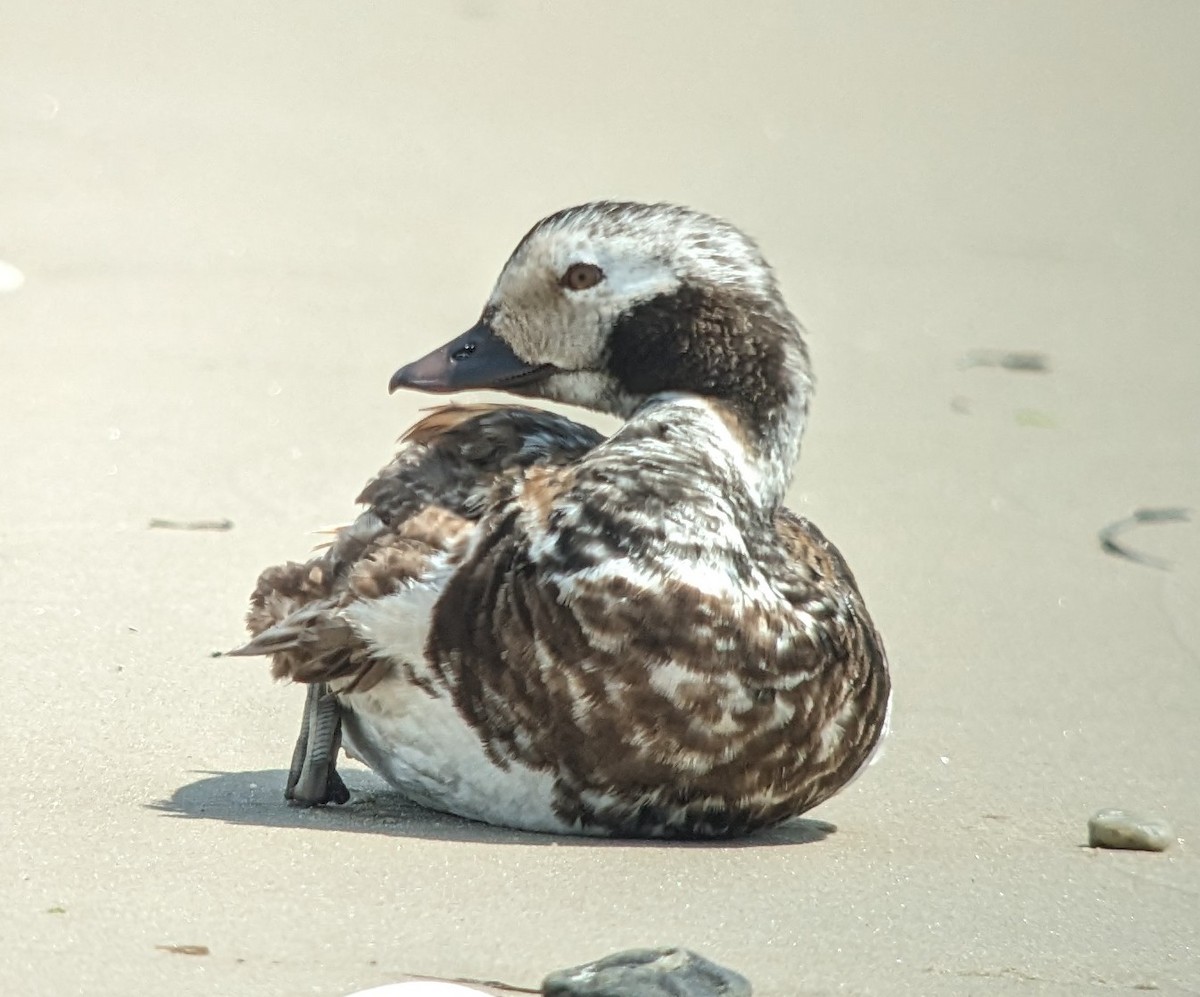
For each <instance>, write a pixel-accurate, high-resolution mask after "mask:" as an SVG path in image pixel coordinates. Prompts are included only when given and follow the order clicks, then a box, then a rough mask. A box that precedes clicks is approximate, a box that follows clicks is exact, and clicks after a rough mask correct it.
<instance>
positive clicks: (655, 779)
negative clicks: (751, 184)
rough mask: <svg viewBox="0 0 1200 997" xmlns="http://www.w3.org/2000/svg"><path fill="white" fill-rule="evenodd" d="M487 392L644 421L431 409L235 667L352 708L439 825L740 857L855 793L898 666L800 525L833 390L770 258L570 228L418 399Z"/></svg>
mask: <svg viewBox="0 0 1200 997" xmlns="http://www.w3.org/2000/svg"><path fill="white" fill-rule="evenodd" d="M572 267H575V268H580V267H582V268H584V269H583V270H579V269H575V270H571V268H572ZM568 270H571V273H572V274H574V275H575V276H574V278H573V279H568V278H567V277H564V273H565V272H566V271H568ZM581 273H582V274H583V277H580V276H579V274H581ZM583 278H586V279H583ZM488 383H495V384H502V385H504V386H505V387H506V388H508V390H512V391H516V392H518V393H520V394H525V395H532V396H543V397H548V398H552V399H555V400H559V401H572V402H577V403H581V404H585V405H590V406H592V407H596V408H600V409H603V410H605V411H609V412H612V413H614V414H617V415H619V416H621V417H623V418H624V419H625V420H626V421H625V424H624V426H623V427H622V428H621V429H620V430H619V431H618V432H617V433H616V434H615V435H614V436H613V437H611V438H609V439H607V440H605V439H603V438H602V437H600V436H599V434H597V433H595V432H594V431H593V430H590V429H588V428H586V427H583V426H581V425H579V424H578V423H575V422H573V421H571V420H569V419H566V418H565V417H563V416H559V415H556V414H553V413H550V412H546V411H541V410H537V409H532V408H526V407H521V406H496V405H490V406H449V407H446V408H442V409H438V410H436V411H434V412H432V413H430V414H429V415H427V416H426V417H425V418H423V419H422V420H421V421H420V422H419V423H418V424H417V425H416V426H414V427H413V428H412V429H411V430H409V431H408V433H406V434H405V436H404V437H402V439H401V443H400V447H399V449H398V451H397V454H396V457H395V458H394V459H393V460H392V462H391V463H390V464H389V465H388V466H387V467H386V468H385V469H384V470H383V471H382V472H381V473H380V474H379V475H378V476H377V477H376V478H375V479H374V480H372V481H371V482H370V483H369V484H368V485H367V487H366V488H365V489H364V491H363V493H362V495H361V496H360V502H362V503H364V504H365V505H366V506H367V510H366V511H365V512H364V513H363V514H362V515H361V516H360V517H359V519H358V520H357V521H356V522H355V523H354V524H353V525H352V526H350V527H347V528H346V529H345V530H342V531H339V532H338V533H337V535H336V536H335V538H334V540H333V541H332V543H331V544H330V545H329V546H328V548H327V549H325V550H324V551H323V552H322V553H320V554H319V555H317V556H316V557H315V558H314V559H313V560H312V561H310V562H309V563H307V564H304V565H299V564H287V565H284V566H282V567H279V568H272V569H268V571H266V572H264V574H263V576H262V577H261V578H260V580H259V584H258V586H257V588H256V590H255V593H254V595H253V597H252V604H251V611H250V615H249V617H248V624H249V627H250V630H251V633H252V634H253V635H254V637H253V639H252V640H251V641H250V643H249V644H248V645H246V647H244V648H241V649H239V651H238V652H236V653H244V654H270V655H272V656H273V671H274V673H275V674H276V675H277V676H278V677H287V678H291V679H294V680H296V681H300V682H306V683H315V684H317V685H316V686H315V687H316V688H321V689H323V688H324V686H325V685H326V684H328V685H329V687H330V688H331V689H332V692H333V693H334V694H336V696H337V702H338V704H340V706H339V708H340V710H341V714H342V718H343V721H344V724H345V736H346V743H347V749H348V750H349V751H350V752H351V753H352V754H355V755H357V756H358V757H361V758H362V759H363V760H365V761H366V762H367V763H368V764H370V765H371V766H372V767H373V768H375V769H376V770H378V771H379V772H380V773H381V774H382V775H383V776H384V777H385V778H387V779H389V780H390V781H391V782H393V783H394V784H395V785H397V786H398V787H400V788H401V789H402V790H403V791H405V792H406V793H407V794H408V795H409V796H411V797H412V798H413V799H414V800H416V801H418V802H421V803H425V804H427V805H430V806H435V807H439V808H442V809H447V810H451V811H454V812H456V813H460V814H463V815H465V816H469V817H475V818H478V819H483V820H488V821H492V822H494V823H501V824H509V825H512V826H519V827H527V828H533V829H538V830H556V831H567V832H573V833H591V834H622V835H639V836H660V837H679V836H683V837H689V836H702V837H712V836H727V835H733V834H741V833H745V832H748V831H751V830H753V829H755V828H758V827H763V826H767V825H770V824H773V823H777V822H778V821H781V820H784V819H786V818H788V817H790V816H793V815H795V814H798V813H802V812H803V811H805V810H807V809H810V808H811V807H813V806H815V805H817V804H818V803H820V802H821V801H822V800H824V799H827V798H828V797H829V796H830V795H832V794H833V793H834V792H836V791H837V790H838V789H839V788H840V787H842V786H843V785H845V784H846V783H847V782H848V781H849V780H850V779H851V778H852V777H853V775H854V774H855V773H856V772H858V771H859V770H860V769H861V768H862V766H863V765H864V764H865V762H866V761H867V759H868V758H869V756H870V755H871V753H872V751H873V750H874V748H875V747H876V745H877V744H878V742H879V739H880V737H881V736H882V733H883V731H884V728H885V725H886V718H887V709H888V700H889V693H890V685H889V680H888V673H887V666H886V661H885V658H884V652H883V648H882V644H881V642H880V640H879V637H878V634H877V633H876V632H875V629H874V627H873V625H872V622H871V620H870V617H869V615H868V613H867V610H866V608H865V606H864V604H863V601H862V598H861V596H860V594H859V592H858V588H857V586H856V584H855V580H854V578H853V576H852V574H851V573H850V570H849V568H848V567H847V565H846V563H845V561H844V560H843V558H842V557H841V555H840V553H839V552H838V551H837V549H836V548H835V547H834V546H833V545H832V544H831V543H829V541H827V540H826V539H825V537H824V536H823V535H822V534H821V533H820V532H819V531H818V530H817V529H816V527H815V526H813V525H812V524H811V523H809V522H808V521H807V520H805V519H803V518H801V517H799V516H796V515H795V514H793V513H791V512H789V511H788V510H786V509H784V508H783V507H782V505H781V499H782V495H783V492H784V489H785V488H786V486H787V482H788V479H789V477H790V469H791V463H792V461H793V460H794V459H795V456H796V454H797V452H798V447H799V441H800V437H801V434H802V432H803V428H804V419H805V416H806V413H807V408H808V398H809V394H810V390H811V374H810V372H809V366H808V356H807V352H806V350H805V347H804V343H803V339H802V336H801V330H800V327H799V324H798V323H796V321H795V319H794V318H793V317H792V315H791V313H790V312H789V311H788V310H787V308H786V306H785V305H784V304H783V301H782V298H781V297H780V295H779V292H778V288H777V286H776V284H775V281H774V278H773V276H772V275H771V273H770V270H769V268H768V267H767V266H766V264H765V262H763V260H762V258H761V255H760V254H759V253H758V250H757V247H755V246H754V244H753V243H752V242H750V241H749V240H748V239H746V238H745V236H743V235H741V233H739V232H737V230H736V229H733V228H732V227H731V226H728V225H726V224H725V223H722V222H718V221H716V220H715V219H711V218H708V217H707V216H703V215H698V214H696V213H694V212H688V211H687V210H686V209H679V208H672V207H666V206H646V205H620V204H600V205H586V206H583V207H581V208H578V209H572V210H570V211H568V212H562V213H559V214H558V215H555V216H552V217H551V218H549V219H546V220H545V221H543V222H542V223H539V225H538V226H535V228H534V229H533V230H532V231H531V232H530V234H529V235H527V236H526V238H525V239H524V240H522V242H521V243H520V244H519V245H518V248H517V250H516V251H515V252H514V254H513V256H512V258H511V259H510V260H509V263H508V264H507V266H506V268H505V271H504V273H503V274H502V275H501V279H500V281H499V282H498V284H497V287H496V290H495V291H494V292H493V295H492V298H491V300H490V301H489V302H488V305H487V307H486V308H485V310H484V318H483V319H482V320H481V322H480V324H479V325H477V326H476V327H475V328H474V329H472V330H471V331H470V332H469V333H467V334H465V335H464V336H462V337H459V339H457V340H455V341H453V342H452V343H451V344H448V346H447V347H446V348H445V349H444V350H442V351H439V352H437V353H435V354H431V355H430V356H429V357H427V358H425V359H424V360H422V361H419V362H417V363H415V364H412V365H410V366H409V367H407V368H405V369H403V370H401V371H399V372H398V373H397V375H396V376H395V377H394V378H393V384H398V385H400V386H414V387H418V388H421V389H423V390H434V391H440V390H451V389H455V388H459V387H464V386H480V385H483V384H488ZM322 695H323V693H322ZM317 699H320V697H317V698H316V699H314V698H313V697H310V708H311V707H313V704H314V703H316V702H317ZM320 701H321V702H325V700H323V699H321V700H320ZM313 715H314V716H316V713H315V712H314V713H313ZM306 731H307V728H306ZM307 737H308V735H307V733H305V734H302V738H301V745H300V746H298V753H297V757H298V758H299V757H301V756H304V755H305V752H306V751H307V753H308V756H311V755H312V754H313V749H312V747H311V745H309V747H308V748H304V746H305V745H306V744H308V741H307V740H306V739H307ZM302 748H303V749H304V750H301V749H302ZM323 757H324V756H322V758H323ZM304 764H307V763H304ZM298 765H300V763H294V765H293V777H292V779H291V782H290V785H291V784H294V783H295V782H296V778H297V775H296V770H297V766H298ZM301 767H302V768H303V765H301ZM334 777H335V773H333V772H332V769H330V771H329V780H330V781H329V783H328V785H327V783H326V776H325V769H323V768H322V769H320V770H319V772H318V774H317V775H316V776H315V777H313V778H312V779H309V780H307V782H308V783H309V784H312V785H315V786H316V789H315V790H314V789H313V788H312V785H309V786H308V788H306V789H304V791H303V793H301V794H300V795H302V796H303V795H305V794H308V796H307V798H308V799H309V800H310V802H322V801H323V800H325V799H330V798H340V792H339V791H338V790H337V786H338V785H340V783H335V782H334V781H333V780H334ZM303 784H304V780H302V785H303ZM343 791H344V790H343ZM289 792H291V790H290V789H289Z"/></svg>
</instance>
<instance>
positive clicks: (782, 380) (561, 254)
mask: <svg viewBox="0 0 1200 997" xmlns="http://www.w3.org/2000/svg"><path fill="white" fill-rule="evenodd" d="M389 388H390V390H392V391H395V390H396V389H398V388H414V389H417V390H420V391H430V392H453V391H461V390H467V389H476V388H491V389H499V390H503V391H508V392H512V393H515V394H519V395H523V396H526V397H539V398H546V399H550V400H552V401H559V402H566V403H569V404H574V405H581V406H583V407H586V408H591V409H596V410H599V411H602V412H607V413H610V414H613V415H616V416H619V417H622V418H629V417H630V416H631V415H632V414H633V413H634V412H636V411H637V410H638V409H639V408H640V407H641V406H642V405H644V404H646V403H647V402H648V401H650V400H651V399H655V398H661V397H662V396H678V395H684V396H694V397H699V398H702V399H706V400H708V401H710V402H711V403H712V404H713V405H714V406H716V407H718V408H719V409H720V411H721V413H722V415H723V417H725V418H726V419H727V421H728V422H729V424H730V426H731V427H733V428H734V429H735V434H734V435H735V436H736V437H737V438H738V440H739V441H740V442H741V444H742V445H744V446H745V448H746V449H747V450H748V451H749V452H750V453H751V454H752V455H753V456H755V457H756V458H757V459H758V460H759V461H767V462H775V463H781V464H782V465H783V477H784V479H785V480H784V483H786V477H788V476H789V475H790V467H791V464H792V462H793V461H794V460H795V457H796V455H797V451H798V448H799V442H800V436H801V434H802V432H803V428H804V419H805V415H806V412H807V406H808V397H809V394H810V393H811V389H812V375H811V371H810V367H809V361H808V354H807V351H806V349H805V345H804V341H803V338H802V330H801V327H800V324H799V322H797V321H796V319H795V317H794V316H793V315H792V314H791V312H790V311H789V310H788V308H787V306H786V305H785V304H784V301H783V298H782V296H781V294H780V291H779V288H778V285H777V284H776V281H775V277H774V274H773V273H772V271H771V268H770V267H769V266H768V265H767V263H766V261H765V260H764V259H763V258H762V255H761V253H760V252H759V249H758V247H757V246H756V245H755V244H754V242H753V241H752V240H751V239H749V238H748V237H747V236H746V235H744V234H743V233H742V232H740V231H739V230H738V229H736V228H734V227H733V226H732V225H730V224H729V223H727V222H724V221H722V220H720V219H717V218H713V217H710V216H708V215H704V214H701V213H700V212H696V211H692V210H690V209H687V208H683V207H678V206H675V205H667V204H632V203H615V202H607V201H604V202H595V203H591V204H584V205H580V206H578V207H574V208H568V209H566V210H565V211H560V212H558V213H557V214H554V215H551V216H550V217H548V218H545V219H543V220H542V221H540V222H538V224H537V225H535V226H534V227H533V228H532V229H531V230H530V231H529V233H528V234H527V235H526V236H525V237H524V238H523V239H522V240H521V241H520V243H519V244H518V245H517V248H516V249H515V250H514V251H513V254H512V256H511V257H509V260H508V262H507V263H506V264H505V266H504V269H503V271H501V274H500V278H499V280H497V282H496V286H495V288H494V290H493V291H492V294H491V297H490V298H489V299H488V302H487V305H486V307H485V308H484V310H483V314H482V316H481V317H480V320H479V322H477V323H476V324H475V325H474V326H473V327H472V328H471V329H469V330H468V331H467V332H465V333H464V334H463V335H461V336H459V337H458V338H457V339H454V340H452V341H451V342H449V343H447V344H446V345H445V346H443V347H441V348H440V349H438V350H435V351H434V352H432V353H430V354H429V355H428V356H425V357H423V358H421V359H420V360H417V361H415V362H413V363H410V364H408V365H407V366H405V367H402V368H401V369H400V370H398V371H396V373H395V374H394V375H393V376H392V380H391V383H390V385H389Z"/></svg>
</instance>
